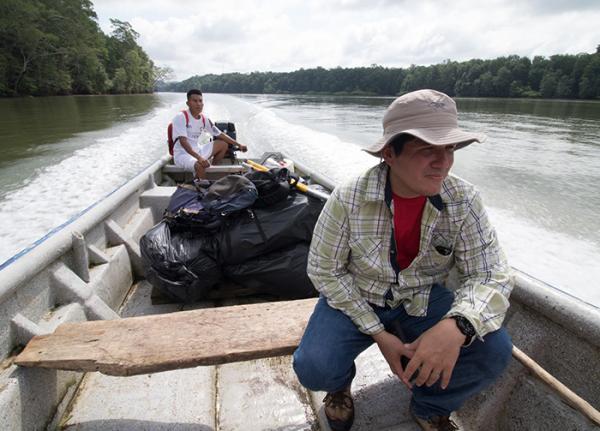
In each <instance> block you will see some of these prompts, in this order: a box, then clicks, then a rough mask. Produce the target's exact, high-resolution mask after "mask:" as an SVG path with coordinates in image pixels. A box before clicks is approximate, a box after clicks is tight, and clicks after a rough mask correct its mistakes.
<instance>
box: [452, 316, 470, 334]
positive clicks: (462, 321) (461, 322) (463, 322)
mask: <svg viewBox="0 0 600 431" xmlns="http://www.w3.org/2000/svg"><path fill="white" fill-rule="evenodd" d="M453 319H454V320H456V326H457V327H458V329H459V330H460V332H462V333H463V335H465V336H467V337H473V336H474V335H475V328H473V325H471V322H469V321H468V320H467V319H466V318H464V317H462V316H453Z"/></svg>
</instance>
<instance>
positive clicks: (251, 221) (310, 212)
mask: <svg viewBox="0 0 600 431" xmlns="http://www.w3.org/2000/svg"><path fill="white" fill-rule="evenodd" d="M323 204H324V203H323V202H322V201H321V200H319V199H315V198H312V197H309V196H306V195H303V194H300V193H291V194H290V195H288V196H287V197H286V198H285V199H284V200H282V201H281V202H278V203H276V204H274V205H271V206H269V207H268V208H255V209H253V210H252V211H248V212H247V213H246V214H245V215H244V216H241V217H238V218H236V219H235V220H233V221H232V223H231V224H229V225H228V226H227V228H226V229H222V230H221V231H220V232H219V233H217V234H216V235H215V238H217V241H218V244H219V247H218V250H216V252H217V254H216V255H212V256H211V257H213V258H214V259H215V260H217V261H218V262H219V263H220V264H221V265H237V264H240V263H244V262H246V261H248V260H250V259H253V258H255V257H258V256H260V255H263V254H267V253H270V252H272V251H275V250H279V249H282V248H285V247H288V246H291V245H294V244H297V243H299V242H306V243H309V242H310V240H311V238H312V233H313V229H314V227H315V223H316V222H317V218H318V217H319V214H320V213H321V210H322V208H323Z"/></svg>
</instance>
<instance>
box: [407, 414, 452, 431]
mask: <svg viewBox="0 0 600 431" xmlns="http://www.w3.org/2000/svg"><path fill="white" fill-rule="evenodd" d="M413 418H414V419H415V422H416V423H417V424H418V425H419V426H420V427H421V429H422V430H423V431H460V428H459V427H458V425H456V423H454V421H452V420H451V419H450V416H433V417H430V418H429V419H423V418H420V417H418V416H415V414H414V413H413Z"/></svg>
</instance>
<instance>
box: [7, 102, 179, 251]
mask: <svg viewBox="0 0 600 431" xmlns="http://www.w3.org/2000/svg"><path fill="white" fill-rule="evenodd" d="M173 111H174V108H162V109H159V110H157V111H156V112H155V113H154V115H151V117H150V118H147V117H146V119H144V120H141V121H137V122H133V123H132V124H131V127H129V128H127V129H126V130H125V131H123V132H122V133H120V134H119V135H118V136H115V137H111V138H97V139H96V140H95V142H94V143H93V144H92V145H90V146H88V147H86V148H83V149H80V150H77V151H75V152H74V153H73V154H72V155H71V156H69V157H67V158H66V159H64V160H62V161H61V162H60V163H58V164H56V165H51V166H47V167H45V168H42V169H39V170H38V172H37V173H36V174H35V175H34V176H33V177H31V178H29V179H27V181H26V183H25V184H24V185H23V186H22V187H21V188H19V189H17V190H15V191H13V192H10V193H9V194H7V195H6V196H5V198H4V199H3V200H2V201H1V202H0V226H3V228H2V231H1V232H0V239H1V241H0V243H1V245H0V262H3V261H4V260H6V259H8V258H9V257H10V256H12V255H14V254H15V253H17V252H18V251H20V250H21V249H23V248H25V247H27V246H28V245H29V244H31V243H32V242H34V241H35V240H37V239H38V238H40V237H42V236H44V235H45V234H46V233H47V232H48V231H50V230H51V229H53V228H54V227H56V226H59V225H60V224H62V223H64V222H65V221H67V220H68V219H69V218H71V217H72V216H74V215H75V214H77V213H79V212H80V211H82V210H83V209H85V208H87V207H88V206H90V205H92V204H93V203H94V202H96V201H98V200H99V199H101V198H102V197H104V196H106V195H107V194H109V193H110V192H111V191H113V190H114V189H115V188H117V187H118V186H120V185H121V184H123V183H124V182H126V181H127V180H128V179H130V178H132V177H133V176H135V174H137V173H138V172H140V171H142V170H143V169H144V168H145V167H147V166H149V165H150V164H152V163H153V162H155V161H156V160H157V159H158V158H159V157H160V156H162V155H163V154H164V151H165V146H166V143H165V124H168V122H169V120H170V118H171V117H172V116H173Z"/></svg>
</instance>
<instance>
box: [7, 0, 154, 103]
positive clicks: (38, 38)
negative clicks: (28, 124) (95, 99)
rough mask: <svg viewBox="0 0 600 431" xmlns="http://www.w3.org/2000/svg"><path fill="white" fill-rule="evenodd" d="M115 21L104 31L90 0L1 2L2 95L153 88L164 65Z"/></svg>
mask: <svg viewBox="0 0 600 431" xmlns="http://www.w3.org/2000/svg"><path fill="white" fill-rule="evenodd" d="M111 23H112V27H113V31H112V33H111V34H110V35H106V34H104V33H103V32H102V30H101V29H100V27H99V25H98V21H97V16H96V12H94V9H93V5H92V2H91V1H90V0H60V1H56V0H2V1H0V96H22V95H36V96H41V95H54V94H98V93H144V92H152V91H153V88H154V84H155V80H156V79H157V76H159V75H160V74H161V69H160V68H157V67H155V66H154V64H153V62H152V60H151V59H150V58H149V57H148V55H147V54H146V53H145V52H144V50H143V49H142V48H141V47H140V46H139V45H138V44H137V38H138V37H139V34H138V33H137V32H136V31H135V30H134V29H133V28H132V27H131V25H130V24H129V23H127V22H123V21H119V20H116V19H111Z"/></svg>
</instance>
